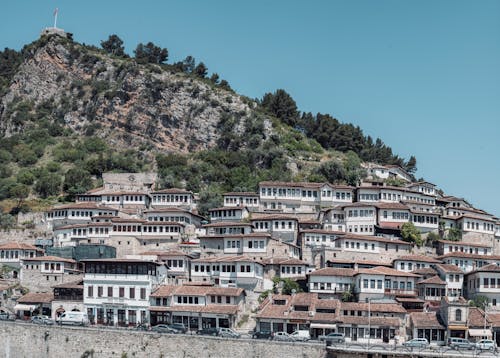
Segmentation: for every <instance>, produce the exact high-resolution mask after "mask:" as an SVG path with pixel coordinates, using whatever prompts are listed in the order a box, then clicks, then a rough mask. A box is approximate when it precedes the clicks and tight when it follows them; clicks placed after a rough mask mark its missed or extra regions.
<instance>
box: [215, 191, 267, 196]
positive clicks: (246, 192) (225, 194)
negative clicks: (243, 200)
mask: <svg viewBox="0 0 500 358" xmlns="http://www.w3.org/2000/svg"><path fill="white" fill-rule="evenodd" d="M222 196H259V194H257V193H255V192H253V191H241V192H239V191H230V192H228V193H224V194H222Z"/></svg>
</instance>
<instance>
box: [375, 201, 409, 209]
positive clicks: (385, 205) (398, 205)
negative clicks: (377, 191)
mask: <svg viewBox="0 0 500 358" xmlns="http://www.w3.org/2000/svg"><path fill="white" fill-rule="evenodd" d="M375 206H376V207H377V208H379V209H397V210H410V208H409V207H408V206H406V205H405V204H401V203H397V202H394V203H376V204H375Z"/></svg>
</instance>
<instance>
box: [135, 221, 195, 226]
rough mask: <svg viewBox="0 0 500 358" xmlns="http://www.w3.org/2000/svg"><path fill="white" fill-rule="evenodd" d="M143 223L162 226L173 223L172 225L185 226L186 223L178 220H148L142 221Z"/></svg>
mask: <svg viewBox="0 0 500 358" xmlns="http://www.w3.org/2000/svg"><path fill="white" fill-rule="evenodd" d="M142 225H145V226H147V225H156V226H162V225H171V226H185V225H184V223H180V222H177V221H147V222H144V223H142Z"/></svg>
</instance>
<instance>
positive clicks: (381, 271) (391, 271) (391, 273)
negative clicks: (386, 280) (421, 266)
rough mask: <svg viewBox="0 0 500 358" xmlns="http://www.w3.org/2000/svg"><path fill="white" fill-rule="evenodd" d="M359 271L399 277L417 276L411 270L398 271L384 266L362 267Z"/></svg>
mask: <svg viewBox="0 0 500 358" xmlns="http://www.w3.org/2000/svg"><path fill="white" fill-rule="evenodd" d="M358 272H359V273H373V274H375V275H376V274H383V275H386V276H399V277H419V276H418V275H415V274H414V273H411V272H404V271H398V270H395V269H393V268H389V267H384V266H375V267H373V268H371V269H364V270H363V272H361V270H359V271H358Z"/></svg>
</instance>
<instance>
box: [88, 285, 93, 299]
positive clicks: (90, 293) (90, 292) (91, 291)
mask: <svg viewBox="0 0 500 358" xmlns="http://www.w3.org/2000/svg"><path fill="white" fill-rule="evenodd" d="M87 296H88V297H94V286H89V287H88V288H87Z"/></svg>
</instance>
